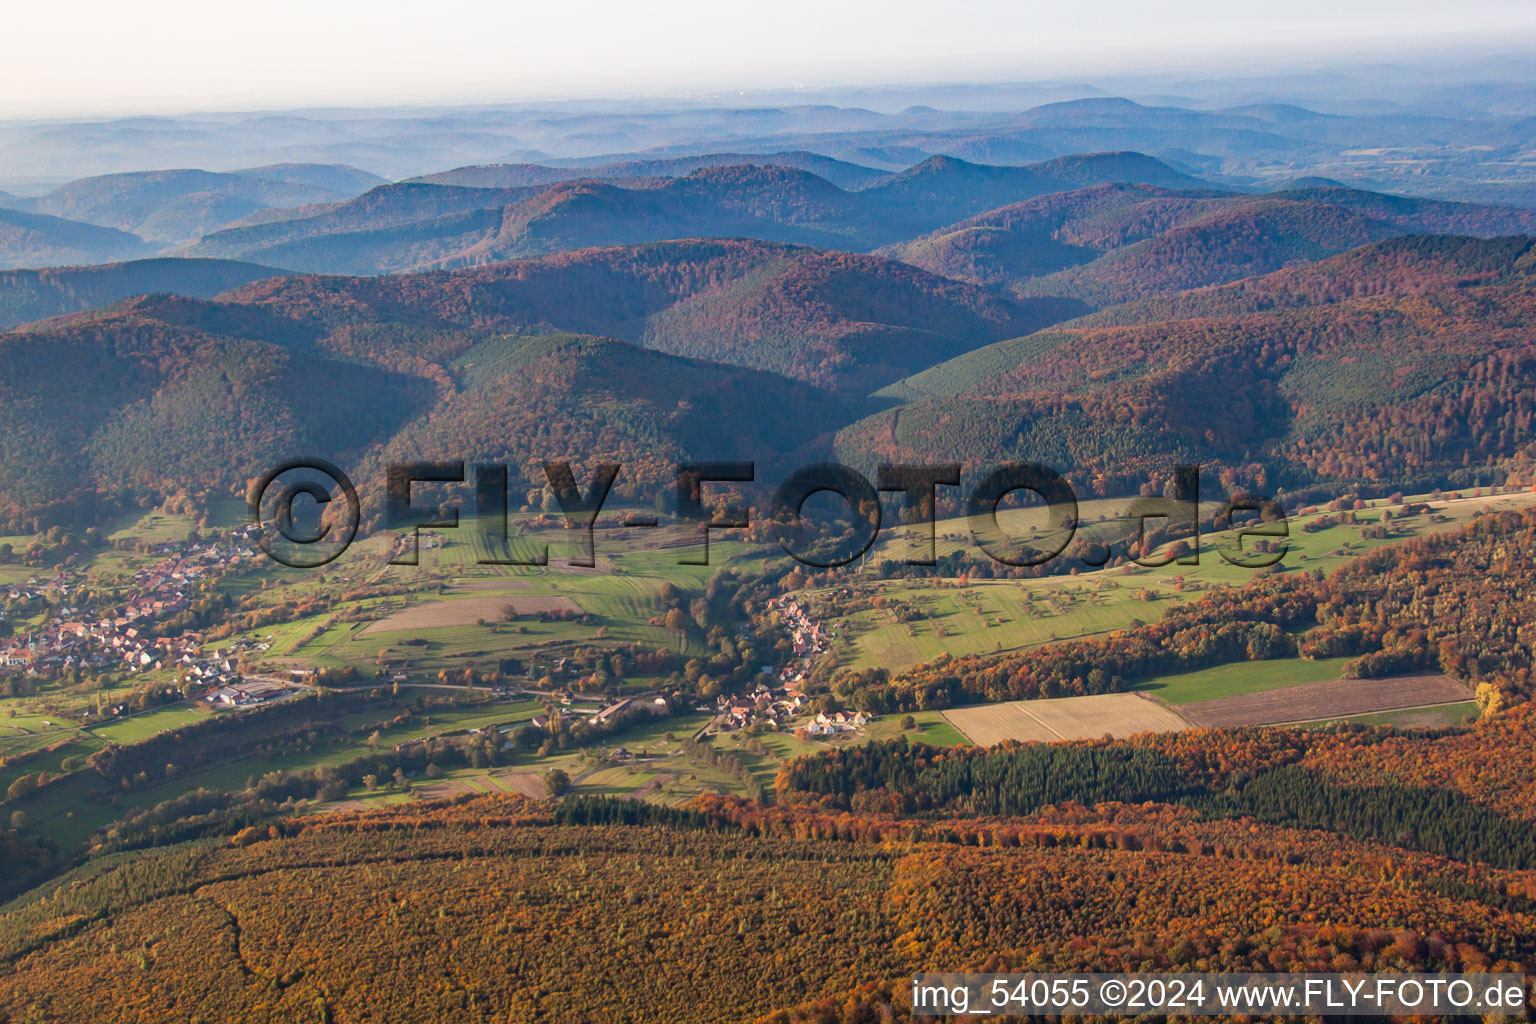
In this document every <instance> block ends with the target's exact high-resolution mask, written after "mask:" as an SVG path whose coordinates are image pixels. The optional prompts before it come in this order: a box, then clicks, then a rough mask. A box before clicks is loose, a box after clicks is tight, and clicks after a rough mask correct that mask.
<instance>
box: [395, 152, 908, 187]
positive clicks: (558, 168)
mask: <svg viewBox="0 0 1536 1024" xmlns="http://www.w3.org/2000/svg"><path fill="white" fill-rule="evenodd" d="M742 164H752V165H754V166H758V167H795V168H798V169H800V170H802V171H809V172H810V173H812V174H814V175H816V176H817V177H818V178H824V179H826V180H827V181H830V182H832V184H834V185H836V186H838V187H839V188H846V189H857V188H863V187H865V186H867V185H872V184H875V183H876V182H879V181H882V180H884V179H885V178H887V177H889V173H888V172H886V171H882V170H879V169H877V168H873V167H866V166H864V165H862V164H858V163H849V162H847V161H845V160H833V159H832V158H830V157H825V156H821V155H820V154H818V153H811V152H806V151H804V150H801V151H798V152H788V153H702V154H699V155H696V156H679V157H667V158H657V159H649V160H643V159H637V160H623V161H608V160H604V159H602V158H597V159H586V160H554V161H550V165H548V166H546V165H544V164H528V163H524V164H484V165H479V166H474V167H458V168H455V169H453V170H451V171H439V172H437V173H435V174H425V175H420V176H418V177H415V178H411V179H410V180H411V181H424V182H428V183H429V184H435V185H471V186H474V187H475V188H517V187H520V186H524V185H552V184H555V183H556V182H561V181H574V180H577V179H581V178H595V179H599V180H608V179H613V178H677V177H683V176H685V175H688V174H692V173H693V172H694V171H698V170H703V169H704V168H706V167H732V166H738V165H742Z"/></svg>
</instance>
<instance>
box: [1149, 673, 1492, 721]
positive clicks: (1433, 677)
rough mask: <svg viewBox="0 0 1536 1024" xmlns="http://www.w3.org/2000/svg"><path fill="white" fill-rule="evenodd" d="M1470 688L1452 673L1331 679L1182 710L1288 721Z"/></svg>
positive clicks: (1386, 707) (1421, 701)
mask: <svg viewBox="0 0 1536 1024" xmlns="http://www.w3.org/2000/svg"><path fill="white" fill-rule="evenodd" d="M1471 696H1472V693H1471V691H1470V690H1468V689H1467V687H1466V686H1465V685H1464V684H1463V683H1460V682H1457V681H1456V680H1455V679H1452V678H1451V677H1450V676H1446V675H1441V674H1439V673H1437V672H1425V673H1420V674H1418V675H1411V676H1393V677H1390V678H1386V679H1333V680H1329V681H1328V682H1322V683H1302V684H1301V685H1299V686H1288V687H1286V688H1285V689H1282V690H1269V691H1265V692H1263V693H1246V694H1243V695H1241V696H1237V697H1218V698H1217V699H1215V700H1203V701H1198V702H1196V703H1194V704H1185V705H1184V706H1183V707H1181V708H1180V709H1179V711H1180V712H1181V713H1182V714H1183V715H1184V717H1185V718H1188V719H1189V720H1190V721H1191V722H1193V723H1195V724H1196V725H1199V726H1205V727H1213V726H1227V725H1284V724H1286V723H1290V722H1313V721H1318V720H1321V719H1326V718H1338V717H1341V716H1345V715H1362V714H1369V713H1371V712H1375V711H1395V710H1397V709H1399V708H1421V707H1428V706H1430V705H1434V704H1450V703H1454V702H1459V701H1465V700H1469V699H1470V698H1471Z"/></svg>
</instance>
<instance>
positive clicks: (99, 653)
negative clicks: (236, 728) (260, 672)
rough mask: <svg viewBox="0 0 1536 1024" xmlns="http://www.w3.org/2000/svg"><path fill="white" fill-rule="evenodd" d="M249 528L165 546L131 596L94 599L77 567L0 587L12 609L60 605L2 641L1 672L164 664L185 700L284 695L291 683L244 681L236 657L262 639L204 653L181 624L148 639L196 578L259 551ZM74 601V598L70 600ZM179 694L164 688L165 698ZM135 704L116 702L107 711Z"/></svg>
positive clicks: (232, 703)
mask: <svg viewBox="0 0 1536 1024" xmlns="http://www.w3.org/2000/svg"><path fill="white" fill-rule="evenodd" d="M254 529H255V528H254V527H246V528H242V529H239V530H236V531H234V532H233V533H232V534H231V535H230V537H229V538H227V539H225V540H221V541H195V542H190V543H185V544H178V543H166V544H163V545H161V547H160V550H159V552H158V553H159V554H160V555H162V556H163V557H162V558H161V560H160V561H159V562H156V563H155V564H154V565H151V566H149V567H147V568H143V569H140V570H138V571H137V572H135V573H134V575H133V578H132V580H131V590H130V593H129V594H128V595H127V596H126V597H124V596H120V595H119V596H114V597H113V598H112V599H111V600H110V601H104V600H100V599H97V598H94V597H93V596H92V591H93V588H92V584H91V581H90V580H89V579H88V578H87V577H86V575H85V574H84V573H83V572H81V571H79V570H76V569H60V570H59V571H57V572H56V573H55V574H54V575H52V576H33V577H31V578H29V579H28V580H27V581H26V582H25V583H21V584H15V585H12V586H11V587H9V588H7V589H5V590H3V591H0V599H4V600H5V601H6V602H7V604H8V605H13V606H14V605H21V606H23V607H26V606H28V605H31V604H36V603H38V602H45V601H46V602H49V603H50V604H56V605H57V607H56V608H55V609H53V610H52V613H51V614H50V615H49V617H48V619H47V621H46V622H45V623H44V624H43V625H42V626H41V627H40V628H37V629H31V630H28V631H26V633H25V634H13V635H12V636H11V637H9V638H8V639H7V640H6V641H4V646H0V673H21V674H24V675H29V676H39V675H42V676H57V675H61V674H65V673H68V672H71V671H75V670H78V671H79V672H100V673H107V672H117V671H124V670H126V671H127V672H130V673H134V674H149V673H153V672H156V671H158V670H161V669H167V670H172V671H175V672H176V673H177V674H178V676H180V677H181V678H182V679H183V681H184V683H183V685H184V686H185V689H186V694H187V696H189V697H192V698H195V699H199V700H203V701H205V702H206V703H208V704H210V705H213V706H215V707H246V706H249V705H252V704H258V703H263V702H265V701H268V700H272V699H274V698H277V697H279V696H282V695H283V694H284V693H285V692H287V689H288V688H287V687H285V686H284V685H283V684H281V683H278V682H273V681H269V680H253V679H245V678H242V676H241V673H240V669H239V662H240V659H241V657H242V656H244V655H249V654H258V653H261V652H262V651H264V650H266V649H267V647H268V645H267V644H266V643H262V642H258V641H251V640H237V641H233V642H231V643H230V644H229V645H228V646H226V647H224V648H222V649H218V650H214V651H205V650H204V645H203V643H202V638H201V637H200V636H199V635H198V634H197V633H196V632H194V631H191V630H184V631H182V632H181V633H179V634H177V635H175V636H165V635H153V634H155V633H156V632H157V631H156V630H155V629H154V628H153V627H154V626H155V624H156V623H158V622H160V621H162V620H164V619H167V618H169V617H171V616H173V615H175V614H177V613H178V612H181V611H182V610H184V609H186V608H187V607H188V605H189V604H190V602H191V599H192V594H193V591H194V590H195V588H196V587H197V585H198V583H199V582H200V581H202V580H205V579H208V578H211V577H216V576H219V575H222V574H224V573H226V572H229V571H230V570H232V569H234V568H236V567H237V566H239V565H240V564H241V563H242V562H245V561H248V560H251V559H254V558H255V557H256V553H255V548H254V544H253V542H252V540H251V536H252V531H253V530H254ZM76 602H79V603H78V604H76ZM181 693H182V691H181V690H177V689H176V688H174V687H171V686H170V685H169V684H168V685H167V696H170V697H179V696H180V695H181ZM134 710H135V709H133V708H131V707H129V706H127V705H126V704H115V705H112V706H111V707H110V708H107V709H104V715H105V716H106V717H122V716H125V715H128V714H131V713H133V711H134Z"/></svg>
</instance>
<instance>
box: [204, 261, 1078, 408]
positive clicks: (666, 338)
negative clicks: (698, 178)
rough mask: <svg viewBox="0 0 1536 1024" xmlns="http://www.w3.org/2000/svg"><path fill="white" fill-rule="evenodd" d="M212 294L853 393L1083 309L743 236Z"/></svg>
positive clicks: (295, 313) (325, 318)
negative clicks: (586, 347)
mask: <svg viewBox="0 0 1536 1024" xmlns="http://www.w3.org/2000/svg"><path fill="white" fill-rule="evenodd" d="M226 299H227V300H228V301H231V302H239V303H251V304H256V305H259V306H261V307H262V308H263V309H266V310H270V311H272V312H274V313H278V314H281V315H283V316H287V317H291V318H294V319H295V320H299V319H303V320H305V321H307V322H319V323H332V322H341V321H343V320H352V321H362V322H369V321H382V320H388V319H393V318H400V319H406V320H412V321H418V322H420V321H427V320H436V321H440V322H442V323H445V324H453V325H457V326H460V327H476V328H485V329H496V330H550V329H559V330H570V331H576V332H580V333H584V334H598V335H606V336H609V337H615V338H622V339H624V340H626V341H631V342H633V343H635V344H639V345H643V346H645V347H648V348H655V349H659V350H661V351H665V352H670V353H673V354H675V355H686V356H694V357H698V358H704V359H710V360H713V361H715V362H722V363H730V364H733V365H740V366H748V367H752V368H755V369H763V370H770V371H773V372H776V373H781V374H783V375H785V376H789V377H793V378H795V379H799V380H805V381H808V382H811V383H814V384H817V385H819V386H823V387H827V388H831V389H834V390H839V391H846V392H850V393H854V394H865V393H867V392H869V391H871V390H873V389H874V388H877V387H880V386H882V385H883V384H885V383H889V382H891V381H893V380H895V379H896V378H897V377H899V376H902V375H903V374H904V373H905V372H910V371H912V370H915V369H918V368H920V367H924V366H929V365H932V364H933V363H935V362H938V361H940V360H942V359H944V358H947V357H948V356H949V355H951V354H958V353H959V352H963V351H967V350H969V349H971V348H974V347H976V346H978V345H981V344H985V343H986V342H987V341H991V340H996V339H999V338H1004V337H1009V336H1013V335H1017V334H1020V333H1023V332H1026V331H1029V330H1032V329H1034V328H1036V327H1039V326H1043V325H1044V324H1047V323H1051V322H1054V321H1057V320H1061V319H1065V318H1066V317H1067V316H1071V315H1074V314H1076V313H1079V312H1082V311H1083V309H1084V307H1083V306H1082V305H1081V304H1077V303H1062V302H1058V301H1055V300H1031V301H1027V302H1016V301H1013V300H1009V299H1006V298H1003V297H1001V296H997V295H994V294H991V293H989V292H986V291H984V290H982V289H979V288H976V287H975V286H973V285H967V284H963V283H961V282H957V281H951V280H948V279H945V278H941V277H936V276H934V275H932V274H928V273H926V272H924V271H921V270H917V269H915V268H913V267H909V266H907V265H905V264H902V263H898V262H895V261H893V260H886V259H881V258H878V257H873V256H861V255H856V254H852V253H844V252H830V251H823V250H815V249H808V248H803V247H797V246H788V245H775V244H770V243H763V242H752V241H744V240H687V241H676V242H658V243H652V244H647V245H637V246H626V247H614V248H604V249H591V250H583V251H577V252H570V253H562V254H559V255H555V256H549V257H543V258H540V259H532V260H519V261H513V262H508V263H500V264H496V265H493V266H487V267H481V268H474V269H469V270H463V271H457V272H454V273H450V274H441V273H439V274H416V275H400V276H393V277H384V278H336V277H321V278H308V277H294V278H290V279H287V280H281V281H273V282H266V283H262V284H258V285H253V286H251V287H248V288H244V289H238V290H236V291H234V292H232V293H230V295H228V296H226Z"/></svg>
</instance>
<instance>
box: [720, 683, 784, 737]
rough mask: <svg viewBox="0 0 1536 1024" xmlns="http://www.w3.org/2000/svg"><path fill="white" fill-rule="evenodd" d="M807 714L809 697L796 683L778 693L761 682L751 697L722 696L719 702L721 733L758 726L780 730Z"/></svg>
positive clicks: (749, 695)
mask: <svg viewBox="0 0 1536 1024" xmlns="http://www.w3.org/2000/svg"><path fill="white" fill-rule="evenodd" d="M804 713H805V694H804V693H802V692H800V687H799V686H798V684H795V683H790V684H787V685H786V686H785V687H783V688H781V689H777V690H776V689H773V688H772V687H769V686H767V685H765V684H763V683H758V684H757V687H756V689H754V690H753V691H752V693H750V694H747V695H737V696H726V695H724V694H722V695H721V696H720V697H718V698H717V699H716V701H715V716H716V717H715V723H716V727H717V728H718V729H719V730H720V731H721V732H735V731H736V730H737V729H745V728H746V727H747V726H749V725H752V724H754V723H762V724H764V725H768V726H771V727H773V728H775V729H776V728H778V727H779V726H781V725H785V724H788V723H789V721H790V720H791V719H793V718H797V717H799V716H800V715H802V714H804Z"/></svg>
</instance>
